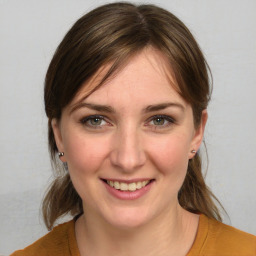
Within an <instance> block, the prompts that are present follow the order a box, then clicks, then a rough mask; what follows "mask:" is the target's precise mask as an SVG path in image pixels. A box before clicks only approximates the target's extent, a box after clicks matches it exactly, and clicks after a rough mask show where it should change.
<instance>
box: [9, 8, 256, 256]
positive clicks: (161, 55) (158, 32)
mask: <svg viewBox="0 0 256 256" xmlns="http://www.w3.org/2000/svg"><path fill="white" fill-rule="evenodd" d="M207 70H208V66H207V63H206V61H205V59H204V56H203V55H202V53H201V51H200V48H199V46H198V45H197V43H196V41H195V40H194V38H193V36H192V35H191V33H190V32H189V30H188V29H187V28H186V27H185V25H184V24H183V23H182V22H181V21H180V20H178V19H177V18H176V17H175V16H174V15H172V14H171V13H169V12H167V11H166V10H163V9H161V8H158V7H156V6H152V5H141V6H135V5H133V4H129V3H115V4H109V5H105V6H101V7H99V8H97V9H95V10H93V11H91V12H90V13H88V14H87V15H85V16H83V17H82V18H80V19H79V20H78V21H77V22H76V23H75V24H74V26H73V27H72V28H71V29H70V31H69V32H68V33H67V35H66V36H65V37H64V39H63V41H62V42H61V44H60V45H59V47H58V49H57V51H56V53H55V55H54V57H53V59H52V61H51V64H50V66H49V69H48V72H47V75H46V80H45V110H46V114H47V116H48V120H49V123H48V128H49V147H50V151H51V157H52V161H53V164H54V166H55V170H56V171H57V172H58V176H57V178H56V179H55V181H54V182H53V183H52V185H51V187H50V189H49V191H48V193H47V195H46V197H45V199H44V203H43V214H44V220H45V224H46V226H47V227H48V229H49V230H51V229H52V228H53V226H54V224H55V222H56V220H57V219H58V218H59V217H61V216H63V215H65V214H68V213H70V214H71V215H72V216H74V219H73V220H71V221H70V222H67V223H64V224H61V225H59V226H57V227H55V228H53V230H52V231H51V232H50V233H49V234H47V235H46V236H44V237H43V238H41V239H40V240H38V241H37V242H35V243H34V244H32V245H30V246H29V247H27V248H25V249H24V250H22V251H17V252H15V253H14V254H13V255H82V256H83V255H90V256H91V255H142V254H143V255H161V256H165V255H175V256H178V255H189V256H191V255H256V254H255V252H256V238H255V237H254V236H253V235H250V234H246V233H244V232H242V231H239V230H236V229H235V228H232V227H230V226H227V225H224V224H222V223H221V222H220V221H221V217H220V214H219V211H218V208H217V207H216V205H215V204H214V201H213V199H214V198H215V197H214V196H213V194H212V193H211V192H210V190H209V189H208V188H207V186H206V185H205V182H204V179H203V176H202V171H201V164H200V156H199V153H198V150H199V147H200V145H201V142H202V140H203V134H204V128H205V125H206V122H207V110H206V109H207V105H208V102H209V99H210V93H211V89H210V86H209V78H208V73H207ZM60 161H61V162H62V163H63V168H62V169H61V168H60V166H59V163H60Z"/></svg>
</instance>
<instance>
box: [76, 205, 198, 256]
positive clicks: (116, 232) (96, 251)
mask: <svg viewBox="0 0 256 256" xmlns="http://www.w3.org/2000/svg"><path fill="white" fill-rule="evenodd" d="M197 226H198V216H197V215H194V214H192V213H189V212H187V211H185V210H184V209H182V208H181V207H180V206H179V205H178V206H177V207H175V208H174V209H171V211H170V210H169V211H168V212H166V213H163V214H161V216H158V217H157V218H155V219H154V220H152V221H150V222H149V223H147V224H146V225H141V226H139V227H133V228H120V227H113V226H112V225H110V224H108V223H105V222H104V221H103V220H102V219H99V218H95V215H90V214H89V213H85V214H84V215H82V216H81V217H80V218H79V219H78V220H77V222H76V238H77V242H78V248H79V250H80V254H81V256H87V255H90V256H98V255H104V256H108V255H120V256H127V255H133V256H141V255H148V256H151V255H152V256H153V255H158V256H167V255H168V256H171V255H175V256H178V255H186V253H187V252H188V251H189V249H190V247H191V246H192V244H193V241H194V238H195V235H196V231H197Z"/></svg>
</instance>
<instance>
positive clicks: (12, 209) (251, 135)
mask: <svg viewBox="0 0 256 256" xmlns="http://www.w3.org/2000/svg"><path fill="white" fill-rule="evenodd" d="M133 2H134V1H133ZM103 3H106V2H105V1H93V0H72V1H71V0H44V1H39V0H37V1H36V0H22V1H20V0H0V163H1V166H0V175H1V176H0V207H1V208H0V255H1V253H2V254H4V255H8V254H9V253H11V252H12V251H13V250H15V249H19V248H23V247H25V246H27V245H28V244H30V243H31V242H33V241H35V240H36V239H37V238H39V237H40V236H41V235H42V234H44V233H46V229H45V227H44V225H43V222H42V219H41V217H40V212H39V209H40V204H41V200H42V197H43V194H44V191H45V189H46V187H47V185H48V183H49V181H50V180H51V166H50V161H49V156H48V149H47V120H46V117H45V114H44V106H43V83H44V76H45V72H46V69H47V67H48V64H49V62H50V59H51V57H52V55H53V53H54V51H55V49H56V47H57V45H58V44H59V42H60V41H61V39H62V38H63V36H64V34H65V33H66V32H67V30H68V29H69V28H70V27H71V25H72V24H73V23H74V22H75V21H76V20H77V19H78V18H79V17H80V16H81V15H83V14H84V13H86V12H87V11H89V10H91V9H92V8H94V7H96V6H98V5H99V4H103ZM137 3H138V2H137ZM144 3H145V2H144ZM146 3H153V4H158V5H160V6H162V7H164V8H166V9H168V10H169V11H171V12H173V13H174V14H175V15H177V16H178V17H179V18H180V19H181V20H182V21H183V22H184V23H185V24H186V25H187V26H188V27H189V28H190V29H191V31H192V33H193V34H194V36H195V38H196V39H197V41H198V42H199V44H200V46H201V48H202V50H203V52H204V53H205V56H206V59H207V60H208V63H209V65H210V67H211V69H212V73H213V79H214V85H213V88H214V89H213V96H212V101H211V103H210V106H209V122H208V125H207V129H206V133H205V141H206V144H207V148H208V154H209V168H208V173H207V182H208V185H209V186H210V187H211V188H212V190H213V192H214V193H215V195H216V196H217V197H218V198H219V200H220V201H221V202H222V204H223V205H224V207H225V209H226V211H227V212H228V214H229V217H230V218H227V217H225V218H224V220H225V222H226V223H228V224H231V225H233V226H235V227H237V228H239V229H242V230H245V231H247V232H250V233H253V234H256V222H255V213H256V202H255V201H256V199H255V198H256V161H255V160H256V136H255V131H256V100H255V95H256V15H255V13H256V1H255V0H243V1H241V0H240V1H236V0H224V1H218V0H217V1H216V0H204V1H203V0H173V1H172V0H170V1H165V0H159V1H157V0H151V1H148V2H146Z"/></svg>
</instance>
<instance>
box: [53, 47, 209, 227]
mask: <svg viewBox="0 0 256 256" xmlns="http://www.w3.org/2000/svg"><path fill="white" fill-rule="evenodd" d="M166 62H167V61H166V59H165V58H164V57H163V55H162V54H161V53H160V52H158V51H156V50H154V49H152V48H147V49H145V50H143V51H142V52H141V53H140V54H138V55H136V56H135V57H133V58H132V59H131V60H130V62H129V63H128V64H127V65H126V66H125V68H124V69H123V70H121V71H120V72H119V73H118V74H117V75H116V76H114V77H113V78H112V79H110V80H109V81H108V82H106V83H105V84H104V85H103V86H101V87H100V88H99V89H98V90H96V91H95V92H93V93H92V94H91V95H89V96H88V97H85V95H86V86H88V84H85V85H84V87H83V88H82V89H81V91H80V92H79V93H78V95H77V96H76V97H75V98H74V99H73V101H72V102H71V103H70V104H69V105H68V106H67V107H66V108H65V109H64V110H63V114H62V117H61V120H60V121H59V122H57V121H56V120H53V122H52V126H53V129H54V134H55V139H56V143H57V146H58V149H59V151H61V152H64V153H65V155H64V157H62V158H61V159H62V161H64V162H65V161H66V162H67V163H68V169H69V172H70V176H71V179H72V182H73V184H74V187H75V189H76V190H77V192H78V194H79V195H80V197H81V198H82V200H83V205H84V213H85V216H88V217H92V218H94V219H95V220H97V221H101V222H103V223H104V222H106V223H108V224H111V225H114V226H118V227H136V226H140V225H142V224H146V223H148V222H149V221H151V220H153V219H156V218H159V217H160V218H161V216H164V214H169V213H170V211H172V210H174V209H176V208H177V206H178V201H177V194H178V191H179V189H180V187H181V186H182V183H183V180H184V178H185V175H186V171H187V165H188V160H189V159H190V158H192V157H193V155H194V154H193V153H191V150H193V149H194V150H197V149H198V148H199V146H200V143H201V140H202V137H203V130H204V126H205V122H206V119H207V113H206V112H203V116H202V117H203V122H202V124H201V125H200V126H199V127H198V128H197V129H195V128H194V123H193V114H192V108H191V106H190V105H189V104H188V103H186V102H185V101H184V99H183V98H181V97H180V96H179V94H178V93H177V92H176V90H175V89H174V88H173V86H172V85H171V83H175V80H174V79H173V77H172V76H171V75H170V72H169V71H168V69H167V64H166ZM103 73H104V72H102V74H98V76H97V77H95V79H94V80H91V81H90V84H91V85H93V83H95V84H98V82H99V80H100V78H102V76H103V75H104V74H103Z"/></svg>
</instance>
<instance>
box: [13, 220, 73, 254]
mask: <svg viewBox="0 0 256 256" xmlns="http://www.w3.org/2000/svg"><path fill="white" fill-rule="evenodd" d="M72 233H74V221H73V220H72V221H69V222H66V223H63V224H60V225H58V226H57V227H55V228H54V229H53V230H52V231H50V232H49V233H48V234H46V235H45V236H43V237H41V238H40V239H39V240H37V241H36V242H34V243H33V244H31V245H29V246H28V247H26V248H25V249H23V250H19V251H16V252H14V253H13V254H11V255H10V256H34V255H37V256H38V255H42V256H43V255H56V256H57V255H69V254H67V252H68V253H69V251H70V243H71V240H72V237H70V236H74V234H72Z"/></svg>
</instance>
